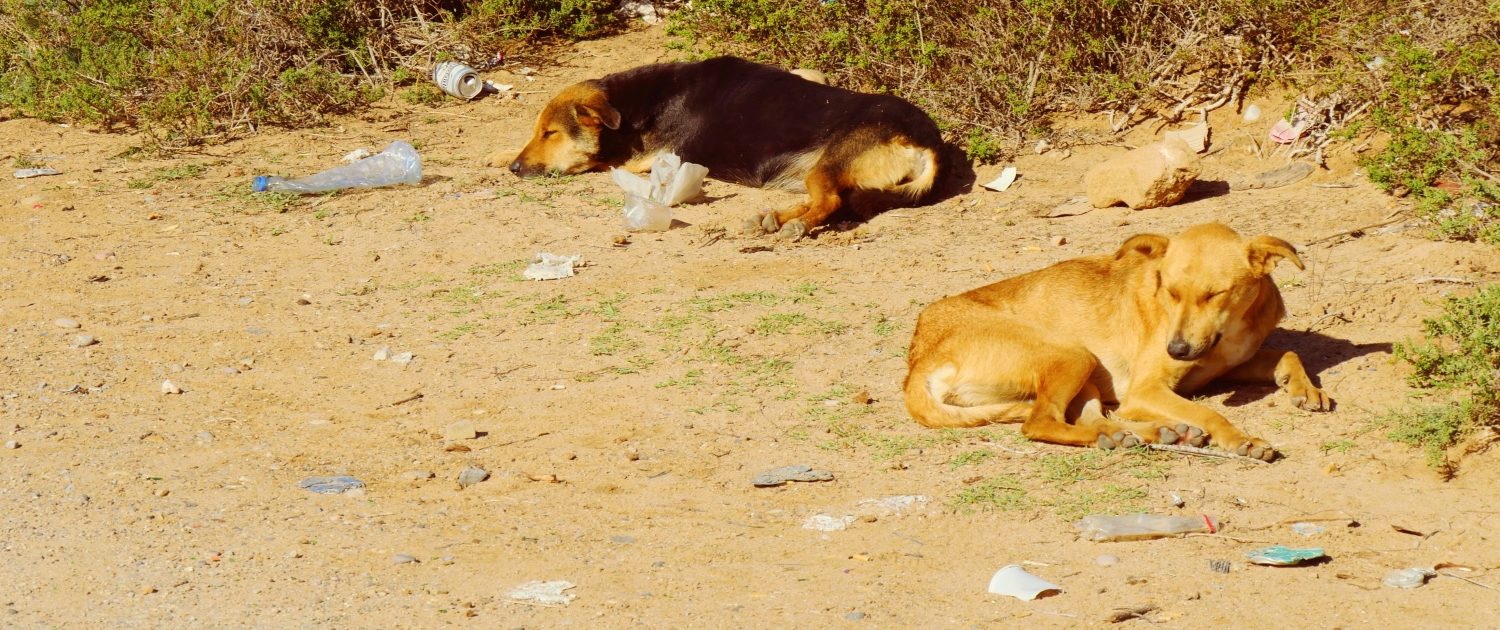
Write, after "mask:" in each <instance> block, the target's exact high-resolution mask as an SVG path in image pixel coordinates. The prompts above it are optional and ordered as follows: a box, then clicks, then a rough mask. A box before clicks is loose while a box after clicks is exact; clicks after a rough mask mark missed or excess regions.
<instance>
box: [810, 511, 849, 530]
mask: <svg viewBox="0 0 1500 630" xmlns="http://www.w3.org/2000/svg"><path fill="white" fill-rule="evenodd" d="M853 522H854V517H853V516H829V515H827V514H814V515H812V516H809V517H807V520H806V521H803V523H802V529H811V530H816V531H820V532H837V531H842V530H844V529H848V528H849V524H850V523H853Z"/></svg>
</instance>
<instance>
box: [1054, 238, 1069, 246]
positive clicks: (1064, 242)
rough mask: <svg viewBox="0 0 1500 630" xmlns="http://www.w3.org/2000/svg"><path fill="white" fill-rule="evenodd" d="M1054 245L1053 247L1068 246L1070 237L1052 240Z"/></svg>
mask: <svg viewBox="0 0 1500 630" xmlns="http://www.w3.org/2000/svg"><path fill="white" fill-rule="evenodd" d="M1052 244H1053V245H1057V246H1063V245H1067V244H1068V237H1066V236H1059V237H1057V238H1054V239H1052Z"/></svg>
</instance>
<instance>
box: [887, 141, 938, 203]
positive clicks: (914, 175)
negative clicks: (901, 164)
mask: <svg viewBox="0 0 1500 630" xmlns="http://www.w3.org/2000/svg"><path fill="white" fill-rule="evenodd" d="M906 153H907V156H908V158H907V164H908V166H907V169H908V170H907V173H906V175H905V176H904V177H903V178H902V180H901V183H900V184H897V185H896V186H895V187H894V188H893V190H894V192H895V193H896V194H898V195H901V196H903V197H906V198H907V199H910V200H912V201H916V200H918V199H921V198H922V197H924V196H926V195H927V192H928V191H930V190H932V186H933V184H935V183H936V182H937V178H938V171H939V170H940V169H939V160H938V154H937V152H936V151H934V150H932V149H929V148H926V147H908V148H907V149H906Z"/></svg>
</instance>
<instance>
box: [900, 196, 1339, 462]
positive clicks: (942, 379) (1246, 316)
mask: <svg viewBox="0 0 1500 630" xmlns="http://www.w3.org/2000/svg"><path fill="white" fill-rule="evenodd" d="M1283 258H1284V259H1287V260H1290V261H1291V262H1292V264H1294V265H1296V266H1297V268H1298V269H1302V268H1303V265H1302V259H1301V258H1299V257H1298V256H1297V252H1296V251H1295V250H1294V249H1293V248H1292V246H1291V245H1290V244H1288V243H1287V242H1286V241H1283V240H1281V239H1279V238H1275V237H1271V236H1257V237H1255V238H1253V239H1249V240H1245V239H1243V238H1241V237H1240V235H1238V234H1236V233H1235V232H1234V231H1233V230H1231V229H1229V228H1228V227H1225V226H1223V225H1219V224H1216V223H1214V224H1206V225H1198V226H1194V227H1191V228H1188V229H1187V230H1186V231H1184V232H1183V233H1182V234H1179V235H1177V236H1176V237H1174V238H1171V239H1168V238H1167V237H1165V236H1160V235H1156V234H1141V235H1137V236H1134V237H1131V238H1130V239H1129V240H1126V241H1125V243H1124V245H1122V246H1121V247H1120V249H1119V251H1118V252H1116V253H1114V254H1113V255H1104V256H1092V257H1086V258H1076V259H1073V260H1068V261H1063V262H1060V263H1058V264H1056V265H1053V266H1051V267H1047V268H1045V269H1042V270H1039V271H1034V272H1032V273H1028V274H1024V275H1020V276H1016V277H1014V278H1010V279H1007V280H1003V281H1000V282H997V283H995V284H991V285H989V286H985V287H981V288H978V289H975V290H973V291H969V292H968V293H964V294H961V295H956V296H952V297H948V298H945V299H942V300H939V301H938V302H936V303H934V304H932V305H931V306H928V307H927V308H926V309H924V310H923V311H922V314H921V315H920V316H919V317H918V318H917V328H916V331H915V333H914V334H913V336H912V341H911V350H910V352H909V354H908V355H907V365H908V367H909V369H910V371H909V372H908V373H907V376H906V408H907V410H908V411H910V412H911V415H912V417H914V418H916V420H917V422H920V423H922V424H924V425H926V426H929V427H973V426H979V425H983V424H989V423H993V422H1021V423H1022V425H1021V433H1022V434H1024V435H1025V436H1026V437H1028V438H1030V439H1033V440H1039V441H1043V442H1054V443H1057V444H1071V445H1088V444H1097V445H1099V446H1100V447H1103V448H1114V447H1116V446H1135V445H1137V444H1139V443H1141V442H1162V443H1175V442H1178V441H1183V442H1186V443H1188V444H1192V445H1194V446H1199V445H1202V444H1203V443H1204V442H1205V441H1206V440H1207V439H1208V438H1209V437H1211V438H1212V440H1213V444H1214V445H1216V446H1218V447H1220V448H1223V449H1226V450H1230V451H1233V452H1236V453H1239V454H1241V455H1248V456H1250V457H1255V458H1259V459H1263V460H1266V461H1271V460H1273V459H1275V458H1276V450H1275V449H1274V448H1272V447H1271V445H1269V444H1267V443H1266V442H1265V441H1264V440H1261V439H1259V438H1254V437H1251V436H1249V435H1246V434H1245V432H1243V431H1241V430H1239V429H1238V428H1236V427H1235V426H1234V425H1232V424H1230V423H1229V421H1228V420H1226V419H1225V418H1224V417H1223V416H1221V415H1219V414H1218V413H1217V412H1215V411H1213V410H1211V409H1209V408H1207V407H1204V406H1203V405H1200V404H1198V403H1195V402H1193V401H1191V400H1188V399H1186V398H1184V397H1183V395H1184V394H1188V393H1191V392H1193V391H1194V390H1197V389H1199V388H1201V387H1203V386H1204V385H1206V384H1208V382H1209V381H1212V380H1214V379H1218V378H1223V379H1227V380H1234V381H1265V382H1273V383H1276V384H1277V385H1279V386H1281V388H1283V389H1285V390H1286V391H1287V393H1288V394H1290V395H1291V397H1292V401H1293V403H1294V404H1295V405H1297V406H1298V407H1301V408H1303V409H1309V410H1319V411H1321V410H1327V409H1331V408H1332V401H1331V400H1329V398H1328V396H1327V395H1326V394H1324V393H1323V391H1322V390H1320V389H1318V388H1317V387H1315V386H1314V385H1313V383H1312V381H1311V380H1309V378H1308V376H1307V372H1306V370H1304V369H1303V367H1302V362H1301V360H1299V359H1298V358H1297V355H1296V354H1294V353H1292V352H1288V351H1284V350H1272V349H1269V348H1261V342H1263V341H1265V339H1266V336H1268V335H1270V334H1271V331H1272V330H1273V329H1274V328H1276V324H1277V322H1279V321H1280V320H1281V318H1282V316H1283V315H1285V309H1284V307H1283V306H1282V303H1281V293H1280V292H1279V291H1277V289H1276V284H1275V283H1274V282H1273V281H1272V280H1271V275H1270V274H1271V270H1272V269H1273V268H1274V267H1275V266H1276V263H1277V261H1279V260H1281V259H1283ZM1111 410H1112V411H1111ZM1104 412H1110V413H1109V417H1108V418H1106V417H1105V416H1104V415H1103V413H1104ZM1205 433H1206V435H1205Z"/></svg>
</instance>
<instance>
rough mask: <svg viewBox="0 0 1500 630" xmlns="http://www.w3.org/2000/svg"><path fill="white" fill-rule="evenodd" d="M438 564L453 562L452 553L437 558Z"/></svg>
mask: <svg viewBox="0 0 1500 630" xmlns="http://www.w3.org/2000/svg"><path fill="white" fill-rule="evenodd" d="M438 564H442V565H449V564H453V554H448V555H446V556H443V557H441V558H438Z"/></svg>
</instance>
